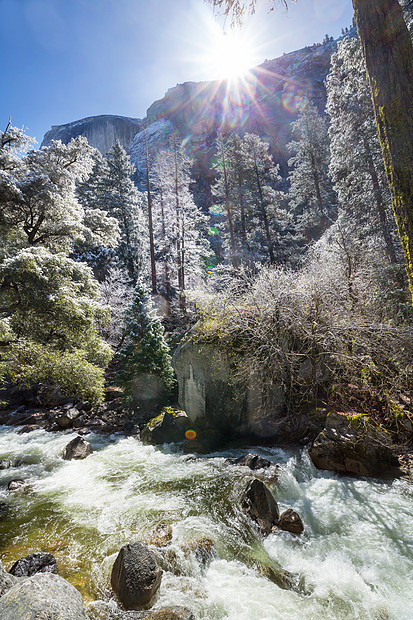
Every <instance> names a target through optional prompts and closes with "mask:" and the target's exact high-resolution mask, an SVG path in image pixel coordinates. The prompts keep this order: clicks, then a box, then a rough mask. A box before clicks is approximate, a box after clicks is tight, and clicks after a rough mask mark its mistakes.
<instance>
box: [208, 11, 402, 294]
mask: <svg viewBox="0 0 413 620" xmlns="http://www.w3.org/2000/svg"><path fill="white" fill-rule="evenodd" d="M256 1H257V0H209V2H210V3H211V4H212V5H213V6H216V7H222V8H224V10H225V13H226V14H227V15H228V16H230V17H232V20H233V21H239V20H240V19H241V18H242V15H243V14H244V13H245V12H246V11H247V10H253V9H254V6H255V4H256ZM290 1H291V2H292V1H294V0H290ZM272 2H273V3H275V0H272ZM280 2H281V3H282V4H284V5H285V6H287V4H288V2H287V0H280ZM353 7H354V13H355V19H356V23H357V29H358V33H359V37H360V41H361V46H362V49H363V56H364V61H365V64H366V69H367V74H368V77H369V83H370V88H371V94H372V99H373V105H374V113H375V117H376V122H377V126H378V132H379V137H380V143H381V148H382V151H383V157H384V163H385V166H386V173H387V178H388V182H389V187H390V192H391V196H392V202H393V210H394V215H395V218H396V222H397V226H398V230H399V235H400V239H401V242H402V246H403V250H404V254H405V261H406V270H407V275H408V278H409V285H410V290H411V292H412V295H413V176H412V170H413V44H412V40H411V38H410V34H409V31H408V28H407V25H406V22H405V20H404V17H403V10H402V7H401V6H400V4H399V2H398V0H353Z"/></svg>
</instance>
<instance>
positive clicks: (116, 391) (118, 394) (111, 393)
mask: <svg viewBox="0 0 413 620" xmlns="http://www.w3.org/2000/svg"><path fill="white" fill-rule="evenodd" d="M122 396H124V393H123V388H121V387H117V386H115V385H111V386H109V387H107V388H106V392H105V400H114V399H115V398H122Z"/></svg>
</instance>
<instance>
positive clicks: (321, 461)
mask: <svg viewBox="0 0 413 620" xmlns="http://www.w3.org/2000/svg"><path fill="white" fill-rule="evenodd" d="M309 454H310V457H311V460H312V461H313V463H314V465H315V466H316V467H317V468H318V469H327V470H330V471H335V472H337V473H341V474H345V475H350V476H366V477H378V476H383V475H386V474H397V473H398V470H397V466H398V461H397V458H396V457H395V456H394V455H393V451H392V447H391V441H390V437H389V434H388V433H387V432H386V431H385V430H384V429H382V428H380V427H379V426H378V425H377V424H375V423H373V422H372V421H370V420H369V418H368V417H367V416H364V415H357V416H346V415H342V414H339V413H330V414H329V415H328V416H327V418H326V427H325V429H324V430H323V431H322V432H321V433H320V434H319V435H318V436H317V437H316V439H315V441H314V443H313V445H312V446H311V448H310V450H309Z"/></svg>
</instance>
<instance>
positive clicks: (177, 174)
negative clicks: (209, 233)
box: [152, 140, 211, 310]
mask: <svg viewBox="0 0 413 620" xmlns="http://www.w3.org/2000/svg"><path fill="white" fill-rule="evenodd" d="M190 164H191V162H190V161H189V160H188V158H187V157H186V156H185V154H184V152H183V151H182V149H180V148H179V147H178V146H177V144H176V140H175V141H174V142H173V143H172V144H171V149H170V150H169V151H161V153H160V154H159V155H158V158H157V161H156V163H155V166H154V169H153V175H152V182H153V188H154V196H153V210H154V233H155V245H156V249H157V257H158V260H159V261H160V262H161V263H163V265H164V270H163V269H162V268H161V269H159V270H158V273H159V277H160V278H162V279H163V280H164V282H163V283H162V285H161V288H163V290H165V289H166V291H167V294H168V290H172V289H174V290H176V291H178V295H179V304H180V308H181V310H185V305H186V302H185V297H186V290H188V289H190V288H193V287H194V286H196V285H197V284H198V283H199V281H200V279H202V277H203V275H204V273H205V269H204V266H205V263H204V261H205V260H206V259H207V258H208V257H209V255H210V254H211V250H210V247H209V244H208V241H207V239H206V229H207V218H206V217H205V216H204V215H203V213H202V211H201V209H200V208H199V207H197V205H196V204H195V202H194V200H193V197H192V193H191V191H190V173H189V171H190ZM160 274H163V275H162V276H161V275H160Z"/></svg>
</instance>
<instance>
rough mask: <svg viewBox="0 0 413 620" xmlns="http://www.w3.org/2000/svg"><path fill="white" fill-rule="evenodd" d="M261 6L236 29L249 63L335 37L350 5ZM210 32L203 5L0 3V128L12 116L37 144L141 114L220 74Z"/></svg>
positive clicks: (332, 0)
mask: <svg viewBox="0 0 413 620" xmlns="http://www.w3.org/2000/svg"><path fill="white" fill-rule="evenodd" d="M269 6H270V3H268V2H266V0H261V1H260V2H259V8H258V11H257V13H256V15H255V16H253V17H251V18H249V19H248V20H247V21H246V23H245V25H244V28H243V33H244V34H245V36H246V37H249V39H250V40H251V41H253V45H254V50H253V57H254V64H258V63H260V62H263V61H264V60H265V59H266V58H268V59H269V58H276V57H277V56H280V55H281V54H282V53H283V52H289V51H292V50H295V49H299V48H300V47H303V46H304V45H310V44H312V43H314V42H317V41H321V40H322V39H323V37H324V35H325V34H326V33H328V34H330V35H334V36H338V35H339V34H340V33H341V28H342V27H343V26H346V25H350V23H351V20H352V16H353V10H352V3H351V0H298V3H297V4H291V5H290V9H289V11H288V13H286V12H285V11H284V10H282V9H281V8H278V9H276V10H275V11H273V12H271V13H269V14H268V13H267V10H268V7H269ZM217 26H219V27H220V28H222V20H221V21H220V20H219V19H218V22H217V21H216V20H214V18H213V16H212V11H211V8H210V6H209V5H208V4H206V3H205V2H204V0H0V60H1V81H0V126H1V127H2V128H3V127H4V126H5V125H6V123H7V120H8V118H9V116H11V118H12V122H13V124H14V125H17V126H19V127H21V126H23V125H24V126H25V128H26V130H27V133H28V134H29V135H32V136H35V137H36V138H37V140H38V142H41V140H42V138H43V135H44V133H45V132H46V131H47V130H48V129H49V128H50V127H51V125H59V124H63V123H67V122H70V121H73V120H77V119H80V118H83V117H86V116H92V115H95V114H120V115H124V116H132V117H137V118H142V117H143V116H145V113H146V109H147V108H148V107H149V105H150V104H151V103H153V101H155V100H156V99H160V98H162V97H163V95H164V93H165V92H166V90H167V89H168V88H170V87H172V86H175V85H176V84H177V83H181V82H185V81H190V80H195V81H198V80H209V79H217V78H219V77H221V76H220V75H218V74H217V71H218V69H219V67H217V63H216V62H215V64H214V63H212V62H211V55H213V50H214V38H213V32H214V29H215V28H216V27H217ZM215 60H216V59H215ZM218 64H219V63H218Z"/></svg>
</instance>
